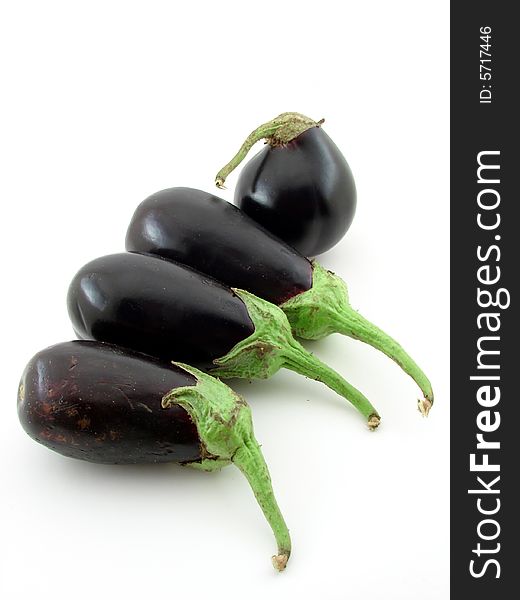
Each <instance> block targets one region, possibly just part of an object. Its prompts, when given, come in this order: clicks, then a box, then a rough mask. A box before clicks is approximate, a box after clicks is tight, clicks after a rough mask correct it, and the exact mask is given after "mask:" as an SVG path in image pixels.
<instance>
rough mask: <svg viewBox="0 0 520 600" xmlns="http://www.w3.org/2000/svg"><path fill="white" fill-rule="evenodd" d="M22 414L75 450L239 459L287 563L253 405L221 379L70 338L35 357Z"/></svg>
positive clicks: (55, 444) (111, 457)
mask: <svg viewBox="0 0 520 600" xmlns="http://www.w3.org/2000/svg"><path fill="white" fill-rule="evenodd" d="M18 415H19V418H20V421H21V423H22V426H23V428H24V429H25V431H26V432H27V433H28V434H29V435H30V436H31V437H32V438H34V439H35V440H36V441H38V442H40V443H41V444H43V445H45V446H47V447H48V448H50V449H52V450H55V451H56V452H59V453H60V454H64V455H65V456H69V457H72V458H81V459H83V460H88V461H91V462H97V463H108V464H137V463H161V462H178V463H182V464H185V465H189V466H192V467H196V468H199V469H202V470H205V471H213V470H217V469H221V468H222V467H224V466H226V465H229V464H231V463H234V464H235V465H236V466H237V467H238V468H239V469H240V470H241V471H242V473H243V474H244V475H245V477H246V478H247V480H248V481H249V484H250V485H251V489H252V490H253V493H254V494H255V496H256V499H257V501H258V504H259V505H260V507H261V509H262V511H263V513H264V515H265V517H266V519H267V521H268V523H269V525H270V526H271V529H272V530H273V533H274V536H275V538H276V541H277V545H278V553H277V554H276V555H275V556H273V565H274V567H275V568H276V569H277V570H279V571H282V570H283V569H284V568H285V566H286V564H287V561H288V559H289V556H290V553H291V539H290V536H289V530H288V529H287V525H286V524H285V521H284V518H283V516H282V513H281V512H280V509H279V508H278V504H277V502H276V499H275V496H274V492H273V488H272V485H271V478H270V476H269V471H268V468H267V465H266V463H265V460H264V458H263V455H262V451H261V450H260V446H259V444H258V442H257V441H256V439H255V436H254V433H253V424H252V419H251V410H250V408H249V406H248V405H247V404H246V402H245V401H244V400H243V399H242V398H241V397H240V396H239V395H238V394H236V393H235V392H233V390H231V389H230V388H229V387H227V386H226V385H225V384H224V383H222V382H221V381H219V380H218V379H215V378H214V377H211V376H210V375H207V374H205V373H203V372H202V371H199V370H198V369H196V368H194V367H191V366H189V365H186V364H182V363H175V364H172V365H168V364H167V363H161V362H158V361H157V360H156V359H153V358H150V357H148V356H146V355H144V354H139V353H136V352H132V351H129V350H124V349H122V348H119V347H117V346H113V345H109V344H103V343H99V342H94V341H73V342H65V343H62V344H57V345H56V346H51V347H50V348H47V349H45V350H42V351H41V352H38V354H36V355H35V356H34V357H33V358H32V359H31V360H30V361H29V364H28V365H27V367H26V368H25V371H24V373H23V375H22V380H21V382H20V386H19V390H18Z"/></svg>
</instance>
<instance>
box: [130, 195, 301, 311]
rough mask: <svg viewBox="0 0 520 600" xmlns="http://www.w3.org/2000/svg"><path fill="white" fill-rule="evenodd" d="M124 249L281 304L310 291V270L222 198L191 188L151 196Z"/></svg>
mask: <svg viewBox="0 0 520 600" xmlns="http://www.w3.org/2000/svg"><path fill="white" fill-rule="evenodd" d="M126 249H127V250H128V251H130V252H141V253H150V254H154V255H157V256H161V257H163V258H166V259H168V260H174V261H177V262H180V263H182V264H185V265H188V266H189V267H192V268H194V269H197V270H198V271H201V272H202V273H206V274H208V275H210V276H211V277H214V278H215V279H217V280H218V281H221V282H222V283H224V284H226V285H228V286H230V287H238V288H241V289H245V290H248V291H250V292H252V293H253V294H255V295H256V296H259V297H260V298H264V299H265V300H268V301H269V302H272V303H273V304H281V303H283V302H285V301H286V300H289V299H290V298H292V297H293V296H296V295H297V294H299V293H301V292H305V291H307V290H308V289H310V287H311V286H312V265H311V264H310V262H309V261H308V260H307V259H306V258H304V257H303V256H301V254H299V253H298V252H297V251H296V250H294V249H293V248H291V247H290V246H288V245H287V244H285V243H283V242H282V241H280V240H279V239H278V238H276V237H274V236H273V235H272V234H271V233H269V232H268V231H267V230H266V229H264V228H263V227H261V226H259V225H258V223H255V221H253V220H252V219H250V218H249V217H248V216H247V215H246V214H245V213H244V212H242V211H241V210H239V209H238V208H237V207H236V206H233V205H232V204H230V203H229V202H226V201H225V200H223V199H222V198H218V197H216V196H213V195H212V194H208V193H207V192H203V191H201V190H195V189H191V188H171V189H167V190H162V191H161V192H157V193H156V194H153V195H152V196H150V197H149V198H147V199H146V200H144V201H143V202H142V203H141V204H140V205H139V206H138V207H137V209H136V211H135V213H134V215H133V217H132V220H131V222H130V226H129V227H128V231H127V234H126Z"/></svg>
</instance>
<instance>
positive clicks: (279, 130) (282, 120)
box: [215, 112, 324, 188]
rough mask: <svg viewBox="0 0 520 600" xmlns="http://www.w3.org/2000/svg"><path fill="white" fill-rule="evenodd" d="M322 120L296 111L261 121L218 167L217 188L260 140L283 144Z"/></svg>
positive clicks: (276, 144)
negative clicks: (229, 158) (234, 151)
mask: <svg viewBox="0 0 520 600" xmlns="http://www.w3.org/2000/svg"><path fill="white" fill-rule="evenodd" d="M323 122H324V119H321V120H320V121H313V120H312V119H310V118H309V117H306V116H305V115H302V114H300V113H296V112H286V113H282V114H281V115H278V116H277V117H275V118H274V119H272V120H271V121H268V122H267V123H263V124H262V125H260V126H259V127H257V128H256V129H255V130H254V131H252V132H251V133H250V134H249V135H248V136H247V138H246V140H245V141H244V143H243V144H242V146H241V147H240V150H239V151H238V152H237V153H236V154H235V156H234V157H233V158H232V159H231V160H230V161H229V162H228V164H227V165H226V166H225V167H223V168H222V169H220V171H219V172H218V173H217V176H216V178H215V184H216V186H217V187H219V188H223V187H224V183H225V181H226V178H227V176H228V175H229V174H230V173H231V172H232V171H233V170H235V169H236V168H237V167H238V165H239V164H240V163H241V162H242V161H243V160H244V158H245V157H246V156H247V153H248V152H249V150H251V148H252V146H253V145H254V144H256V142H259V141H260V140H265V141H266V142H267V143H268V144H269V145H271V146H284V145H285V144H288V143H289V142H292V140H294V139H295V138H296V137H298V136H299V135H300V134H301V133H303V132H304V131H307V129H311V127H319V126H320V125H321V124H322V123H323Z"/></svg>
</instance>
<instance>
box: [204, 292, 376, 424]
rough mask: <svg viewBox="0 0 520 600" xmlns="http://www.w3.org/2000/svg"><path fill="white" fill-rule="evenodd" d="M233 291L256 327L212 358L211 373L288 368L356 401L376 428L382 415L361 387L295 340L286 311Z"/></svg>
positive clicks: (261, 373)
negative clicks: (231, 346) (226, 349)
mask: <svg viewBox="0 0 520 600" xmlns="http://www.w3.org/2000/svg"><path fill="white" fill-rule="evenodd" d="M233 291H234V292H235V294H237V295H238V296H239V297H240V298H241V300H242V301H243V302H244V304H245V305H246V307H247V310H248V313H249V316H250V318H251V320H252V321H253V324H254V326H255V330H254V332H253V333H252V334H251V335H250V336H249V337H248V338H246V339H245V340H242V341H241V342H239V343H238V344H236V345H235V346H234V347H233V348H232V349H231V350H230V351H229V352H228V353H227V354H226V355H225V356H223V357H221V358H218V359H216V360H214V361H213V362H214V364H215V367H214V368H213V369H212V370H211V373H212V374H214V375H217V376H218V377H223V378H228V377H240V378H245V379H254V378H260V379H267V378H269V377H271V376H272V375H274V374H275V373H276V372H277V371H279V370H280V369H281V368H287V369H290V370H292V371H295V372H296V373H299V374H300V375H304V376H305V377H309V378H310V379H314V380H316V381H321V382H322V383H324V384H325V385H327V386H328V387H329V388H331V389H332V390H334V391H335V392H336V393H337V394H339V395H340V396H343V397H344V398H346V399H347V400H348V401H349V402H350V403H351V404H353V405H354V407H355V408H356V409H357V410H358V411H359V412H360V413H361V414H362V415H363V417H364V418H365V419H366V421H367V424H368V426H369V428H370V429H376V428H377V426H378V425H379V422H380V418H379V415H378V413H377V411H376V409H375V408H374V407H373V406H372V404H371V403H370V402H369V401H368V399H367V398H365V396H364V395H363V394H362V393H361V392H360V391H359V390H357V389H356V388H355V387H353V386H352V385H350V384H349V383H348V382H347V381H345V379H343V378H342V377H341V376H340V375H339V374H338V373H336V371H334V370H333V369H331V368H330V367H329V366H327V365H326V364H325V363H322V362H321V361H320V360H318V359H317V358H316V357H315V356H313V355H312V354H310V352H307V350H305V348H303V346H302V345H301V344H300V343H298V342H297V341H296V340H295V339H294V337H293V335H292V332H291V326H290V324H289V321H288V320H287V317H286V315H285V313H284V312H283V310H281V309H280V308H279V307H278V306H275V305H274V304H271V303H270V302H267V301H266V300H262V299H261V298H258V297H257V296H255V295H253V294H251V293H249V292H246V291H244V290H238V289H234V290H233Z"/></svg>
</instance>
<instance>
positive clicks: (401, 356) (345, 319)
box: [331, 306, 433, 416]
mask: <svg viewBox="0 0 520 600" xmlns="http://www.w3.org/2000/svg"><path fill="white" fill-rule="evenodd" d="M331 322H332V323H334V325H335V327H336V331H337V332H338V333H341V334H343V335H348V336H349V337H351V338H354V339H356V340H360V341H361V342H364V343H365V344H369V345H370V346H372V347H373V348H376V350H380V351H381V352H383V353H384V354H386V356H388V357H389V358H391V359H392V360H393V361H395V362H396V363H397V364H398V365H399V366H400V367H401V369H402V370H403V371H404V372H405V373H407V374H408V375H410V377H411V378H412V379H413V380H414V381H415V382H416V383H417V385H418V386H419V387H420V388H421V391H422V393H423V395H424V398H423V399H421V400H419V404H418V406H419V410H420V411H421V413H422V414H423V415H424V416H427V415H428V413H429V411H430V408H431V407H432V405H433V389H432V384H431V383H430V380H429V379H428V377H426V375H425V374H424V373H423V371H422V369H421V368H420V367H419V365H418V364H417V363H416V362H415V361H414V360H413V358H412V357H411V356H410V355H409V354H408V353H407V352H406V351H405V350H404V348H403V347H402V346H401V345H400V344H399V343H398V342H396V341H395V340H394V339H393V338H392V337H390V336H389V335H388V334H387V333H385V332H384V331H383V330H381V329H379V327H377V326H376V325H374V324H373V323H371V322H370V321H369V320H368V319H365V317H363V316H362V315H360V314H359V313H358V312H357V311H355V310H354V309H353V308H351V307H350V306H349V307H348V308H344V309H343V311H342V312H341V313H336V312H334V313H333V314H332V315H331Z"/></svg>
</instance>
